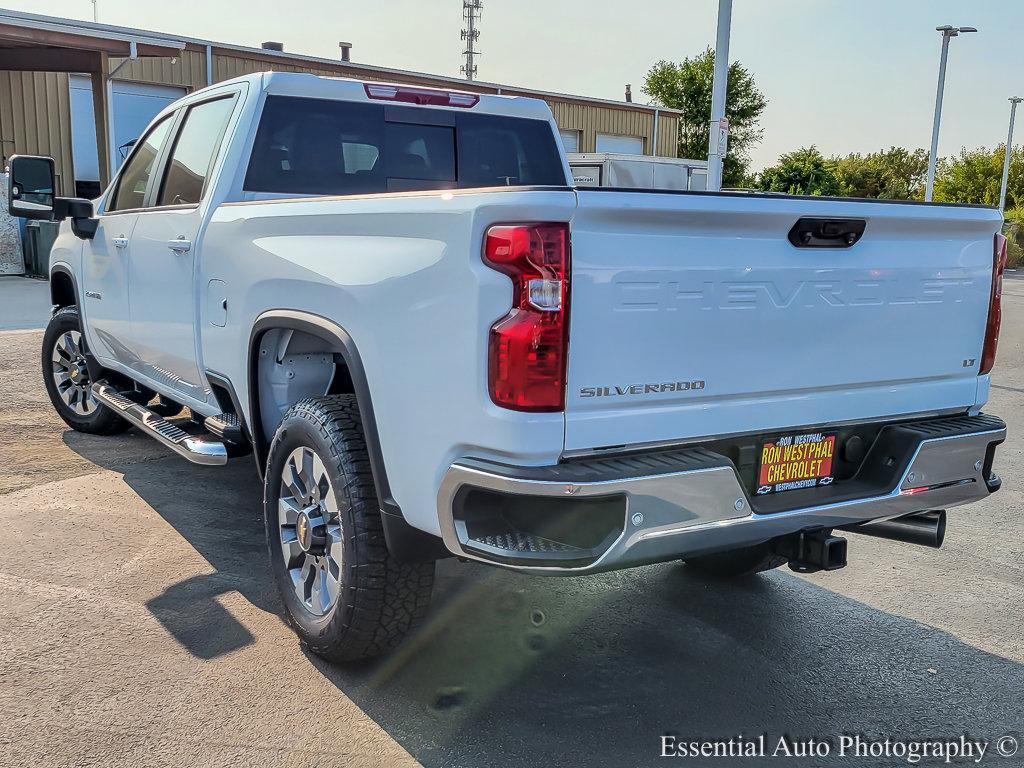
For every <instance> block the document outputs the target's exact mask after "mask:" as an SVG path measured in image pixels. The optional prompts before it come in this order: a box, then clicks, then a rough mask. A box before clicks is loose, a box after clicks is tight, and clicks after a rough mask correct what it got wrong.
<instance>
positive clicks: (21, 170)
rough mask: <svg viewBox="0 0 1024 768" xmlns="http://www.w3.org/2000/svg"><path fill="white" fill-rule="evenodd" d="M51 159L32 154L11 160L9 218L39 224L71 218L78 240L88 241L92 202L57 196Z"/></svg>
mask: <svg viewBox="0 0 1024 768" xmlns="http://www.w3.org/2000/svg"><path fill="white" fill-rule="evenodd" d="M55 179H56V174H55V173H54V166H53V158H50V157H38V156H35V155H14V156H13V157H11V163H10V174H9V175H8V183H9V187H8V190H7V195H8V197H7V200H8V202H7V207H8V210H9V211H10V213H11V215H12V216H20V217H21V218H23V219H42V220H43V221H64V219H67V218H70V219H71V229H72V231H73V232H74V233H75V235H77V236H78V237H81V238H82V239H84V240H92V238H93V235H95V234H96V226H97V223H98V222H97V221H96V219H94V218H93V209H92V202H91V201H89V200H82V199H80V198H77V197H57V196H56V194H55V190H56V181H55Z"/></svg>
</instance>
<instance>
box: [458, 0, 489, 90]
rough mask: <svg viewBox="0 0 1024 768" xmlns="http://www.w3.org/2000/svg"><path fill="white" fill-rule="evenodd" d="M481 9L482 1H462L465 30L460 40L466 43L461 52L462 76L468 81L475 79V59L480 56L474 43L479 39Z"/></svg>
mask: <svg viewBox="0 0 1024 768" xmlns="http://www.w3.org/2000/svg"><path fill="white" fill-rule="evenodd" d="M483 7H484V4H483V0H462V18H464V19H465V20H466V28H465V29H463V30H462V39H463V40H465V41H466V50H464V51H463V52H462V55H463V56H465V57H466V63H465V64H463V65H462V74H464V75H465V76H466V79H467V80H469V81H473V80H475V79H476V57H477V56H479V55H480V52H479V51H478V50H477V49H476V41H477V40H479V39H480V30H479V29H478V28H477V22H479V21H480V9H481V8H483Z"/></svg>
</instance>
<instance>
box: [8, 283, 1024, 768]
mask: <svg viewBox="0 0 1024 768" xmlns="http://www.w3.org/2000/svg"><path fill="white" fill-rule="evenodd" d="M29 283H31V285H29ZM8 285H13V286H14V287H12V288H8V287H7V286H8ZM38 285H42V284H37V283H32V281H21V282H20V283H13V282H10V281H9V280H8V279H4V280H0V327H4V324H5V323H21V324H31V320H32V318H35V317H41V318H45V315H46V307H45V302H46V296H45V294H41V293H39V290H38V287H37V286H38ZM7 291H10V293H7ZM8 295H16V296H19V297H28V296H30V295H33V296H35V300H34V303H33V301H32V300H28V299H26V300H27V301H29V303H28V305H27V306H26V305H25V304H21V303H19V304H16V305H15V304H11V303H8V302H6V301H5V297H6V296H8ZM20 300H21V299H19V301H20ZM12 306H17V307H18V309H16V310H12V309H11V308H12ZM12 312H16V313H17V314H18V315H19V316H18V317H10V315H11V314H12ZM41 322H42V321H39V323H37V325H38V324H40V323H41ZM1003 323H1004V324H1003V338H1002V341H1001V346H1000V354H999V360H998V363H997V369H996V373H995V377H994V385H993V389H992V399H991V403H990V405H989V407H988V408H987V410H988V411H989V412H991V413H994V414H997V415H999V416H1002V417H1003V418H1004V419H1006V421H1007V422H1008V424H1009V438H1008V440H1007V442H1006V444H1005V445H1004V446H1003V447H1002V449H1001V451H1000V452H999V454H998V457H997V461H996V470H997V471H998V472H999V473H1000V474H1001V475H1002V476H1003V478H1004V485H1003V489H1002V491H1001V492H1000V493H998V494H996V495H994V496H992V497H991V498H989V499H988V500H986V501H985V502H982V503H980V504H977V505H974V506H971V507H965V508H961V509H957V510H953V511H951V512H950V523H949V531H948V535H947V543H946V545H945V546H944V547H943V548H942V549H941V550H938V551H934V550H927V549H922V548H917V547H914V546H911V545H906V544H899V543H895V542H887V541H882V540H878V539H869V538H863V537H855V536H852V535H851V536H850V566H849V567H848V568H846V569H845V570H842V571H838V572H835V573H829V574H816V575H813V576H808V577H803V576H797V575H795V574H793V573H791V572H789V571H787V570H779V571H774V572H772V573H770V574H766V575H763V576H761V577H756V578H752V579H747V580H743V581H740V582H735V583H717V582H712V583H708V582H704V581H701V580H700V579H698V578H695V577H694V576H692V575H691V574H689V573H688V572H687V570H686V568H685V567H683V566H681V565H678V564H665V565H658V566H651V567H646V568H638V569H633V570H629V571H624V572H619V573H612V574H606V575H601V576H592V577H585V578H574V579H545V578H537V577H527V576H521V575H517V574H510V573H506V572H502V571H497V570H493V569H490V568H487V567H484V566H479V565H471V564H464V563H459V562H457V561H453V560H452V561H445V562H444V563H442V564H441V566H440V568H439V579H438V583H437V587H436V590H435V596H434V607H433V610H432V612H431V614H430V619H429V621H428V623H427V625H426V626H425V627H424V628H423V630H422V631H420V632H419V633H418V634H417V635H416V636H415V637H413V638H412V639H411V640H410V641H409V642H407V643H406V644H405V645H404V646H402V648H400V649H399V651H398V652H397V653H395V654H394V655H392V656H391V657H389V658H386V659H384V660H382V661H378V662H374V663H365V664H361V665H357V666H354V667H331V666H329V665H327V664H325V663H324V662H322V661H320V660H318V659H316V658H315V657H312V656H310V655H309V654H307V653H306V652H304V650H303V648H302V647H301V645H300V644H299V642H298V641H297V639H296V638H295V636H294V635H293V634H292V632H291V631H290V630H289V629H288V628H287V627H286V626H285V625H284V623H283V622H282V619H281V606H280V604H279V602H278V600H277V596H276V594H275V592H274V587H273V583H272V580H271V577H270V575H269V573H268V570H267V556H266V550H265V546H264V539H263V525H262V519H261V511H260V495H261V489H260V484H259V479H258V477H257V474H256V471H255V467H254V464H253V461H252V459H251V457H247V458H243V459H238V460H234V461H232V462H231V463H230V464H229V465H228V466H227V467H226V468H221V469H213V468H202V467H198V466H194V465H191V464H189V463H187V462H186V461H184V460H183V459H181V458H179V457H177V456H174V455H171V454H169V453H168V452H166V451H165V450H163V449H162V448H160V447H159V446H157V445H156V444H155V443H153V442H152V441H150V440H149V439H148V438H146V437H144V436H142V435H140V434H138V433H137V432H135V431H132V432H129V433H128V434H126V435H123V436H119V437H115V438H95V437H90V436H86V435H81V434H78V433H75V432H71V431H68V430H67V429H66V428H65V427H64V425H63V423H62V422H60V421H59V420H58V419H57V417H56V416H55V414H54V413H53V411H52V409H51V408H50V405H49V403H48V401H47V398H46V394H45V392H44V390H43V386H42V383H41V380H40V374H39V344H40V339H41V331H39V330H7V331H0V393H2V395H3V397H2V398H0V531H2V534H0V765H3V766H32V767H33V768H34V767H36V766H85V765H90V766H91V765H96V766H165V765H166V766H182V765H188V766H192V765H194V766H204V768H205V767H206V766H220V765H224V766H228V765H230V766H238V765H260V766H300V765H301V766H305V765H316V766H364V765H366V766H402V765H416V764H417V763H418V764H422V765H424V766H428V767H431V768H452V767H455V766H467V767H473V768H477V767H483V766H487V767H488V768H504V767H506V766H507V767H509V768H511V767H513V766H523V767H524V768H527V767H529V768H536V767H537V766H554V765H558V766H581V767H582V766H586V767H587V768H592V767H594V766H614V767H616V768H618V767H620V766H621V767H625V766H641V765H655V764H664V763H665V759H663V758H660V757H659V754H660V752H661V749H662V737H663V736H665V735H673V736H676V737H677V738H678V741H679V742H686V741H693V740H714V739H720V740H727V739H729V738H735V737H737V736H739V735H742V736H743V737H744V738H745V739H752V738H756V737H757V736H759V735H761V734H764V735H765V737H766V743H767V745H768V748H769V751H770V750H772V749H774V748H775V747H776V746H777V744H778V740H779V739H780V738H782V737H786V738H787V739H789V740H790V743H795V742H801V741H802V740H806V739H811V738H813V739H817V740H820V741H827V742H829V743H830V745H831V754H829V755H827V756H823V757H813V758H807V759H799V758H792V759H791V760H789V761H788V762H795V763H796V764H798V765H806V766H819V765H854V766H875V765H878V766H895V765H904V764H907V763H906V761H905V760H902V759H899V758H892V757H889V758H887V757H871V756H864V757H856V756H853V757H851V756H847V757H846V758H841V757H839V755H838V747H839V740H840V738H841V736H842V735H843V734H860V735H862V738H863V739H865V740H868V741H871V740H879V741H880V740H882V739H884V738H886V737H888V738H890V739H893V740H905V741H908V740H926V739H927V740H937V739H941V740H946V739H957V738H959V737H961V736H968V737H971V738H975V739H980V740H983V741H986V742H988V743H989V747H988V751H987V754H986V757H985V759H984V761H983V764H993V765H999V766H1019V765H1024V623H1022V617H1024V589H1022V585H1024V521H1022V515H1021V512H1020V510H1021V506H1022V505H1021V502H1022V493H1024V482H1022V479H1021V472H1020V471H1019V470H1020V467H1021V461H1022V457H1021V451H1022V447H1024V407H1022V406H1024V349H1022V343H1024V279H1021V278H1018V277H1016V276H1015V275H1011V276H1009V277H1008V279H1007V281H1006V291H1005V299H1004V321H1003ZM1007 735H1009V736H1011V737H1015V738H1017V739H1018V740H1020V743H1021V751H1020V752H1019V753H1018V754H1017V755H1016V756H1014V757H1011V758H1002V757H999V756H998V755H997V754H996V752H995V750H996V741H997V740H998V739H999V738H1000V737H1003V736H1007ZM1004 743H1007V742H1004ZM674 762H675V763H677V764H685V765H717V766H728V767H729V768H731V767H732V766H756V765H786V764H787V760H786V759H785V757H777V758H767V757H766V758H746V759H740V758H706V759H701V758H680V759H676V760H675V761H674ZM920 764H921V765H943V764H945V763H943V762H942V761H941V760H926V761H923V762H922V763H920ZM953 764H956V765H965V764H972V763H971V762H970V761H964V760H957V761H954V762H953Z"/></svg>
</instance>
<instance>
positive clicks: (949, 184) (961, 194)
mask: <svg viewBox="0 0 1024 768" xmlns="http://www.w3.org/2000/svg"><path fill="white" fill-rule="evenodd" d="M1004 146H1005V145H1003V144H1000V145H999V146H997V147H996V148H995V149H986V148H984V147H979V148H978V149H971V150H968V149H962V150H960V154H959V155H957V156H956V157H952V158H944V159H942V160H940V161H939V165H938V169H937V170H936V173H935V199H936V200H938V201H941V202H946V203H977V204H980V205H999V187H1000V185H1001V184H1002V180H1003V151H1004ZM1021 206H1024V151H1022V150H1021V148H1020V147H1017V148H1015V149H1014V150H1013V151H1012V152H1011V153H1010V175H1009V179H1008V182H1007V185H1006V207H1007V208H1008V209H1013V208H1020V207H1021Z"/></svg>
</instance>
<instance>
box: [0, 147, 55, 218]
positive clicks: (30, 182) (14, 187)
mask: <svg viewBox="0 0 1024 768" xmlns="http://www.w3.org/2000/svg"><path fill="white" fill-rule="evenodd" d="M54 179H55V174H54V170H53V158H50V157H36V156H34V155H14V156H13V157H12V158H11V167H10V174H9V176H8V183H9V187H8V198H7V199H8V203H7V206H8V210H9V211H10V213H11V215H12V216H20V217H21V218H23V219H42V220H44V221H53V219H54V205H55V203H56V199H57V198H56V193H55V191H54V189H55V183H54Z"/></svg>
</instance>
